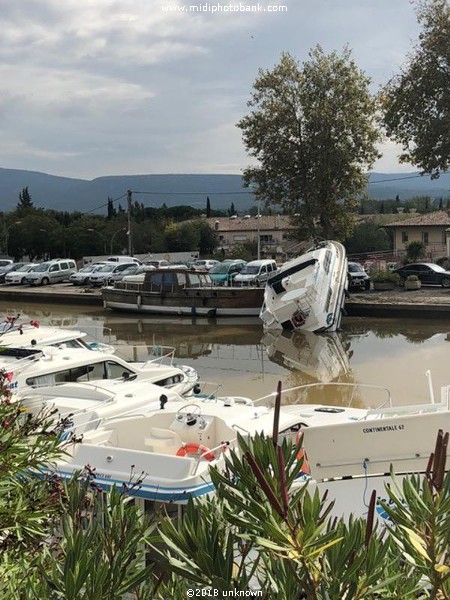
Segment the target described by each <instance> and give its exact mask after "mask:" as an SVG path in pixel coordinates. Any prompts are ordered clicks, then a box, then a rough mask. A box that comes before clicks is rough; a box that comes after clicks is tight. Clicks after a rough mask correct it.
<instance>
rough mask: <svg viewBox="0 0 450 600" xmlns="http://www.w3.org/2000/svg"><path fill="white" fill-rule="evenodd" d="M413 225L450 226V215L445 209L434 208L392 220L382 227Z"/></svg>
mask: <svg viewBox="0 0 450 600" xmlns="http://www.w3.org/2000/svg"><path fill="white" fill-rule="evenodd" d="M414 225H440V226H443V225H444V226H446V227H450V215H449V213H448V212H447V211H446V210H436V211H434V212H430V213H425V214H424V215H415V216H414V217H411V219H405V220H404V221H394V222H393V223H389V224H387V225H384V227H413V226H414Z"/></svg>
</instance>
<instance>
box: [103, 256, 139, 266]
mask: <svg viewBox="0 0 450 600" xmlns="http://www.w3.org/2000/svg"><path fill="white" fill-rule="evenodd" d="M106 262H114V263H120V262H122V263H136V264H137V265H141V264H142V262H141V261H140V260H139V259H138V258H134V256H123V255H122V254H120V255H118V256H108V258H107V259H106Z"/></svg>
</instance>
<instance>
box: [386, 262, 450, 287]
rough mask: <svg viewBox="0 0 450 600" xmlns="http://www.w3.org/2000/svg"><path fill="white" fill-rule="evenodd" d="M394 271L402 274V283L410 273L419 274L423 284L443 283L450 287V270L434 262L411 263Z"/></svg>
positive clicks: (444, 285)
mask: <svg viewBox="0 0 450 600" xmlns="http://www.w3.org/2000/svg"><path fill="white" fill-rule="evenodd" d="M393 272H394V273H397V275H399V276H400V278H401V281H402V283H404V282H405V280H406V278H407V277H408V275H417V277H418V278H419V279H420V281H421V282H422V285H441V286H442V287H444V288H450V271H446V270H445V269H444V268H442V267H440V266H439V265H436V264H434V263H410V264H409V265H404V266H403V267H400V268H399V269H395V270H394V271H393Z"/></svg>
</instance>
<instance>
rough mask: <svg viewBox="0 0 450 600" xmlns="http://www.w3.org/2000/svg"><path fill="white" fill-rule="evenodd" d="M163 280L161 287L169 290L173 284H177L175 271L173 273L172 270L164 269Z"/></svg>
mask: <svg viewBox="0 0 450 600" xmlns="http://www.w3.org/2000/svg"><path fill="white" fill-rule="evenodd" d="M163 281H164V285H163V289H164V290H171V289H172V288H173V287H174V286H176V285H177V277H176V273H174V272H173V271H166V272H165V273H164V280H163Z"/></svg>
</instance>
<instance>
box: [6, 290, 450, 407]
mask: <svg viewBox="0 0 450 600" xmlns="http://www.w3.org/2000/svg"><path fill="white" fill-rule="evenodd" d="M17 313H21V320H28V319H39V320H40V321H41V323H42V324H52V325H55V326H63V327H74V328H77V329H81V330H85V331H87V332H88V333H89V334H91V335H92V337H96V338H97V339H102V338H103V339H104V340H105V341H111V342H112V343H115V344H117V345H118V346H119V349H118V353H119V354H121V355H123V356H124V357H126V358H131V357H132V354H131V346H133V345H146V346H149V347H150V346H153V345H169V346H174V347H175V348H176V356H177V357H178V362H183V363H185V364H190V365H192V366H194V367H195V368H196V369H197V370H198V371H199V373H200V375H201V377H202V379H203V380H207V381H215V382H220V383H221V384H222V392H223V393H227V394H239V395H245V396H250V397H252V398H257V397H260V396H263V395H266V394H269V393H271V392H272V391H274V390H275V388H276V385H277V382H278V381H279V380H281V381H282V384H283V388H288V387H293V386H297V385H301V384H304V383H313V382H318V381H320V382H332V381H341V382H359V383H366V384H372V385H377V386H384V387H386V388H388V389H389V390H390V391H391V393H392V397H393V399H394V402H396V403H401V404H409V403H417V402H424V401H426V399H427V397H428V382H427V378H426V376H425V372H426V371H427V370H428V369H429V370H431V373H432V377H433V383H434V389H435V393H436V397H437V399H438V393H439V388H440V386H442V385H445V384H450V374H449V368H448V365H449V359H450V333H448V331H450V322H446V321H444V320H438V321H437V320H436V321H434V320H418V319H405V320H399V319H396V320H393V319H392V320H391V319H382V320H381V319H369V318H352V319H351V318H347V319H345V320H344V322H343V331H342V333H339V334H328V335H323V336H316V335H314V334H306V335H305V334H303V335H302V334H298V333H297V334H293V335H284V334H280V333H278V332H276V333H275V332H273V333H272V332H271V333H264V332H263V329H262V326H261V325H260V322H259V319H257V318H255V319H253V320H244V319H226V320H225V319H223V320H220V321H208V320H203V319H194V320H191V319H184V318H183V319H182V318H163V317H143V318H139V317H137V316H132V315H125V314H121V313H116V312H112V311H106V310H103V309H101V308H94V307H93V308H91V307H80V306H67V305H66V306H54V305H37V304H24V303H18V304H17V305H13V304H12V303H10V302H7V303H6V302H2V303H0V315H6V314H17ZM378 399H380V400H381V395H380V394H379V393H378V392H375V391H373V392H371V393H369V394H368V393H364V395H360V394H358V395H357V400H358V401H359V402H366V403H371V404H376V403H377V400H378ZM310 400H311V398H310ZM313 400H317V401H318V402H319V401H320V402H326V403H337V404H339V403H343V402H347V400H348V398H346V397H345V398H344V397H342V396H340V395H339V396H336V391H335V390H332V389H329V390H328V391H327V393H326V394H325V396H324V395H323V392H322V395H321V397H320V398H319V397H317V398H313Z"/></svg>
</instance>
